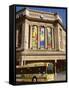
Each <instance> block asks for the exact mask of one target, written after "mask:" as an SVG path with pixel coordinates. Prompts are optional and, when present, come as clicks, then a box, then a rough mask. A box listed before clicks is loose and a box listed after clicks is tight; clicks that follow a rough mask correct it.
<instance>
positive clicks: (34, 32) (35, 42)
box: [32, 26, 38, 48]
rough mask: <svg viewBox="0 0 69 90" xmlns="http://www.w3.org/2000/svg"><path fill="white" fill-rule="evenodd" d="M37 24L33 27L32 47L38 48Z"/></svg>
mask: <svg viewBox="0 0 69 90" xmlns="http://www.w3.org/2000/svg"><path fill="white" fill-rule="evenodd" d="M37 29H38V28H37V26H33V27H32V48H37V46H38V35H37V34H38V33H37V32H38V31H37Z"/></svg>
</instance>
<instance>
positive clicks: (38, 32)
mask: <svg viewBox="0 0 69 90" xmlns="http://www.w3.org/2000/svg"><path fill="white" fill-rule="evenodd" d="M39 48H40V26H38V49H39Z"/></svg>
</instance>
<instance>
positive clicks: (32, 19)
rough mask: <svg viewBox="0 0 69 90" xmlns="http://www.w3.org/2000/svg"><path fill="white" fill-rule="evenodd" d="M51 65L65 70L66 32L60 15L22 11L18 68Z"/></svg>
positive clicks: (18, 19)
mask: <svg viewBox="0 0 69 90" xmlns="http://www.w3.org/2000/svg"><path fill="white" fill-rule="evenodd" d="M35 62H39V63H40V62H45V63H46V62H52V63H53V64H54V65H55V69H56V70H57V71H61V70H62V69H63V70H64V69H65V66H66V31H65V29H64V26H63V22H62V20H61V18H60V16H59V15H58V14H57V13H50V12H43V11H36V10H31V9H27V8H25V9H23V10H20V11H18V12H17V13H16V65H21V66H23V65H26V64H28V63H35Z"/></svg>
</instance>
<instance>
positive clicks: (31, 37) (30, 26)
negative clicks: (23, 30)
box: [30, 25, 32, 49]
mask: <svg viewBox="0 0 69 90" xmlns="http://www.w3.org/2000/svg"><path fill="white" fill-rule="evenodd" d="M31 48H32V25H30V49H31Z"/></svg>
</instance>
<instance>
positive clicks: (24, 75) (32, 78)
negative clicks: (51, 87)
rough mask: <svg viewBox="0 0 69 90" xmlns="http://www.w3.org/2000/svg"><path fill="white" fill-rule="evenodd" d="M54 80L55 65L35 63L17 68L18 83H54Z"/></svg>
mask: <svg viewBox="0 0 69 90" xmlns="http://www.w3.org/2000/svg"><path fill="white" fill-rule="evenodd" d="M54 78H55V72H54V65H53V63H33V64H27V65H25V66H16V81H17V82H46V81H54Z"/></svg>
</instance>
